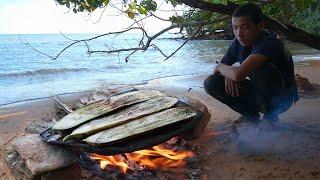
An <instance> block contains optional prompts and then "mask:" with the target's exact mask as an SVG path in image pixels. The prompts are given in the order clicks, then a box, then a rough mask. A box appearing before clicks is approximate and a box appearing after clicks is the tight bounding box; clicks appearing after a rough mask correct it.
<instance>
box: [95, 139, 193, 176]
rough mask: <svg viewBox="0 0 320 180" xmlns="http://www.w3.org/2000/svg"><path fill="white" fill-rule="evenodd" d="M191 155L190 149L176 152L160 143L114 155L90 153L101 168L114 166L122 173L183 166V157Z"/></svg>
mask: <svg viewBox="0 0 320 180" xmlns="http://www.w3.org/2000/svg"><path fill="white" fill-rule="evenodd" d="M193 156H194V153H193V152H191V151H185V150H184V151H181V152H176V151H173V150H171V149H169V148H166V147H163V146H161V145H158V146H153V147H152V148H151V149H145V150H139V151H135V152H131V153H124V154H121V155H114V156H103V155H99V154H95V153H92V154H90V158H91V159H92V160H96V161H99V163H100V167H101V168H102V169H105V168H107V167H108V166H114V167H117V168H119V170H121V172H122V173H126V172H127V171H128V170H143V169H168V168H184V166H185V164H186V162H185V158H187V157H193Z"/></svg>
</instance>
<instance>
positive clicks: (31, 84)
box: [0, 34, 320, 105]
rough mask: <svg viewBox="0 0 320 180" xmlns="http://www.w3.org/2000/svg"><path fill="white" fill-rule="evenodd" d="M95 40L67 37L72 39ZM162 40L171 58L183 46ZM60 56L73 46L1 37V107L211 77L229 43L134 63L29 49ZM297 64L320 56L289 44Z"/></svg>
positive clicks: (111, 41) (131, 39)
mask: <svg viewBox="0 0 320 180" xmlns="http://www.w3.org/2000/svg"><path fill="white" fill-rule="evenodd" d="M92 36H93V35H89V34H87V35H68V37H70V38H73V39H82V38H85V37H92ZM171 36H172V35H169V34H167V35H165V36H162V37H160V39H159V40H156V41H155V42H154V43H155V44H156V45H157V46H158V47H159V48H160V49H161V50H162V51H163V52H164V53H166V54H168V55H169V54H171V53H172V52H173V51H174V50H175V49H176V48H178V47H179V46H180V45H181V44H182V43H183V42H184V41H183V40H177V39H168V38H167V37H171ZM139 39H140V35H139V34H123V35H120V36H117V37H114V36H109V37H107V38H102V39H98V40H95V41H91V42H90V43H89V46H90V48H91V49H92V50H109V49H116V48H123V47H126V48H127V47H136V46H137V44H138V43H139ZM23 41H26V42H28V43H30V45H32V46H33V47H35V48H36V49H37V50H39V51H41V52H44V53H46V54H50V55H56V54H57V53H58V52H59V51H60V50H62V49H63V48H64V47H65V46H67V45H68V44H70V43H71V41H69V40H68V39H66V38H65V37H63V36H61V35H20V36H19V35H0V87H1V88H0V105H1V104H8V103H11V102H17V101H23V100H26V99H34V98H41V97H47V96H51V95H54V94H62V93H70V92H79V91H84V90H90V89H93V88H94V87H98V86H100V85H101V84H133V83H141V82H145V81H147V80H149V79H154V78H159V77H166V76H173V75H187V74H208V73H210V72H212V68H213V66H214V64H215V63H214V61H215V60H219V59H220V58H221V57H222V55H223V53H224V52H225V51H226V49H227V47H228V45H229V43H230V41H223V40H221V41H211V40H206V41H190V42H189V43H187V44H186V45H185V46H184V47H183V48H182V49H181V50H180V51H178V53H176V54H175V55H174V56H173V57H171V58H170V59H169V60H167V61H164V59H165V58H164V57H163V56H162V55H161V54H160V53H159V52H158V51H157V50H155V49H152V48H151V49H150V50H148V51H146V52H137V53H135V54H134V55H132V56H131V57H130V59H129V62H128V63H126V62H125V60H124V59H125V57H126V56H127V55H128V52H127V53H120V54H117V53H114V54H92V55H91V56H88V54H86V48H87V47H86V45H85V44H78V45H75V46H73V47H71V48H69V49H68V50H67V51H65V52H64V53H63V54H62V55H61V56H60V57H59V58H58V59H57V60H51V59H50V58H48V57H46V56H44V55H42V54H40V53H37V52H36V51H34V50H32V49H30V48H29V47H27V46H26V45H25V44H24V43H23ZM290 48H291V49H292V52H293V54H294V55H295V56H294V60H295V61H305V60H309V59H313V60H320V53H319V51H316V50H312V49H310V48H307V47H304V46H301V45H297V44H290Z"/></svg>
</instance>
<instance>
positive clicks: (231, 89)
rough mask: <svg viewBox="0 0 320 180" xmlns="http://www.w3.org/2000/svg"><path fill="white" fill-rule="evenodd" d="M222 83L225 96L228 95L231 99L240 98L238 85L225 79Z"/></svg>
mask: <svg viewBox="0 0 320 180" xmlns="http://www.w3.org/2000/svg"><path fill="white" fill-rule="evenodd" d="M224 83H225V86H224V87H225V90H226V92H227V94H229V95H230V96H232V97H239V96H240V89H239V83H237V82H234V81H232V80H231V79H229V78H227V77H225V78H224Z"/></svg>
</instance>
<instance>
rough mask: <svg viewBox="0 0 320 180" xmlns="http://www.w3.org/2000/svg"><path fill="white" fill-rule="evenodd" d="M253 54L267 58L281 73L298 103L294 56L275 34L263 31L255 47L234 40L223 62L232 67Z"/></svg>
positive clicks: (289, 92) (286, 87)
mask: <svg viewBox="0 0 320 180" xmlns="http://www.w3.org/2000/svg"><path fill="white" fill-rule="evenodd" d="M251 54H260V55H263V56H266V57H267V59H268V60H267V63H272V64H273V65H275V66H276V67H277V68H278V69H279V71H280V72H281V74H282V76H283V78H284V82H285V90H286V91H288V95H289V96H291V97H292V98H293V100H294V102H296V101H297V100H298V99H299V98H298V93H297V87H296V82H295V78H294V67H293V61H292V56H291V54H290V53H289V51H288V49H287V48H286V46H285V45H284V44H283V42H282V41H281V40H280V39H278V38H277V37H276V35H275V34H274V33H270V32H268V31H266V30H262V31H261V32H260V35H259V37H258V39H257V40H256V42H255V43H254V45H253V47H250V48H249V47H244V46H242V45H241V44H240V43H239V42H238V40H237V39H236V38H234V39H233V40H232V42H231V45H230V46H229V49H228V51H227V53H226V54H225V55H224V57H223V58H222V60H221V62H222V63H224V64H227V65H232V64H234V63H236V62H239V63H240V64H241V63H242V62H243V61H244V60H245V59H246V58H247V57H248V56H249V55H251Z"/></svg>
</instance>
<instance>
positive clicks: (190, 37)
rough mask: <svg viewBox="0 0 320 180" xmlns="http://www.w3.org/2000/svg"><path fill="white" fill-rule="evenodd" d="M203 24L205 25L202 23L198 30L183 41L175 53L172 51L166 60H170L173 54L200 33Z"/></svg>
mask: <svg viewBox="0 0 320 180" xmlns="http://www.w3.org/2000/svg"><path fill="white" fill-rule="evenodd" d="M203 26H204V25H200V26H199V27H198V28H197V30H196V31H195V32H194V33H193V34H192V35H191V36H189V37H188V39H187V40H185V41H184V42H183V44H182V45H181V46H180V47H179V48H178V49H176V50H175V51H174V52H173V53H171V54H170V55H169V56H168V57H166V59H164V61H166V60H168V59H169V58H170V57H172V56H173V55H174V54H175V53H176V52H178V51H179V50H180V49H181V48H182V47H183V46H184V45H185V44H186V43H187V42H188V41H189V40H191V39H193V38H194V37H195V36H196V35H197V34H198V33H199V31H200V30H201V29H202V27H203Z"/></svg>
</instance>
